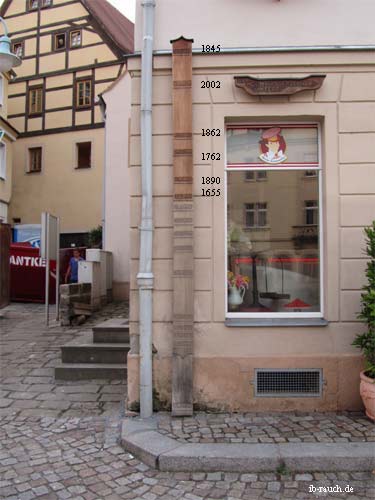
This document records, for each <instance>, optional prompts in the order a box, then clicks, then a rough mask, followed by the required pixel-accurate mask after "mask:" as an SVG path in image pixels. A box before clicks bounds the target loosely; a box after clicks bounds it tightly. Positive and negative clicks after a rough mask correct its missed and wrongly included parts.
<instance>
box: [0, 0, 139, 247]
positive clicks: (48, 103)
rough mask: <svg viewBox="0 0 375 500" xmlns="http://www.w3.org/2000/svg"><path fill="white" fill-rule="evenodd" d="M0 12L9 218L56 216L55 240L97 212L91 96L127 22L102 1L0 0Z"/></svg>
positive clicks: (115, 68) (87, 225)
mask: <svg viewBox="0 0 375 500" xmlns="http://www.w3.org/2000/svg"><path fill="white" fill-rule="evenodd" d="M0 14H1V15H2V16H3V17H4V18H5V20H6V22H7V25H8V28H9V32H10V36H11V39H12V50H13V52H15V53H16V54H17V55H19V56H20V57H21V58H22V65H21V66H20V67H19V68H17V75H16V77H15V78H13V79H12V80H11V81H10V85H9V110H8V116H9V121H10V123H11V124H12V126H14V127H15V128H16V129H17V130H19V132H20V136H19V141H18V142H17V145H16V147H15V150H14V162H13V170H14V173H13V181H14V182H13V197H12V204H11V207H10V217H11V222H13V223H22V224H28V223H39V221H40V216H41V212H42V211H49V212H51V213H53V214H55V215H57V216H59V217H60V218H61V224H62V233H63V237H62V244H63V245H70V244H72V243H75V244H82V243H84V242H85V239H86V235H87V232H88V231H89V230H90V229H92V228H93V227H96V226H98V225H99V224H100V223H101V220H102V185H103V164H104V119H103V116H102V112H101V108H100V105H99V102H98V99H97V96H98V95H99V94H100V93H101V92H103V91H104V90H105V89H106V88H107V87H108V86H109V85H110V84H111V83H112V82H113V81H115V80H116V79H117V78H118V77H119V75H120V74H121V73H122V72H124V71H126V56H127V54H129V53H131V52H132V51H133V29H134V26H133V23H132V22H130V21H129V20H128V19H127V18H126V17H124V16H123V15H122V14H121V13H120V12H118V11H117V10H116V9H115V8H114V7H113V6H112V5H111V4H109V3H108V2H107V1H106V0H73V1H72V0H5V1H4V3H3V5H2V7H1V10H0Z"/></svg>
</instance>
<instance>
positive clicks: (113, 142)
mask: <svg viewBox="0 0 375 500" xmlns="http://www.w3.org/2000/svg"><path fill="white" fill-rule="evenodd" d="M130 91H131V78H130V75H129V73H127V72H126V73H124V74H123V75H122V76H121V77H120V78H119V79H118V80H117V81H116V82H115V84H113V85H112V86H111V87H110V88H109V89H108V90H107V91H106V92H104V93H103V98H104V101H105V103H106V122H105V167H104V168H105V185H104V190H105V197H104V204H105V211H104V218H105V219H104V246H105V250H108V251H110V252H112V255H113V298H114V299H115V300H124V299H128V298H129V281H130V243H129V227H130V214H129V205H130V202H129V139H130V136H129V133H130V130H129V125H130V109H131V106H130V99H131V92H130Z"/></svg>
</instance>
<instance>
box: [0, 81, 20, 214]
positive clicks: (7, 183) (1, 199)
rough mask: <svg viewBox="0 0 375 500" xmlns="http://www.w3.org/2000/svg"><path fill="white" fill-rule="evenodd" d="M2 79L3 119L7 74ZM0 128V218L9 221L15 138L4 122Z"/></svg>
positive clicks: (14, 133) (1, 110)
mask: <svg viewBox="0 0 375 500" xmlns="http://www.w3.org/2000/svg"><path fill="white" fill-rule="evenodd" d="M1 76H2V79H3V95H2V105H1V106H0V117H1V118H3V119H4V120H6V119H7V106H8V76H7V75H1ZM0 129H2V130H3V131H4V132H5V134H4V136H3V139H2V142H3V143H4V144H5V148H6V150H5V159H6V167H5V176H4V178H2V177H0V205H1V207H0V218H1V219H2V220H3V221H4V222H9V203H10V201H11V197H12V163H13V143H14V142H15V140H16V138H17V134H16V132H15V131H14V130H13V129H12V128H11V127H9V126H8V125H7V124H6V123H5V122H3V121H0Z"/></svg>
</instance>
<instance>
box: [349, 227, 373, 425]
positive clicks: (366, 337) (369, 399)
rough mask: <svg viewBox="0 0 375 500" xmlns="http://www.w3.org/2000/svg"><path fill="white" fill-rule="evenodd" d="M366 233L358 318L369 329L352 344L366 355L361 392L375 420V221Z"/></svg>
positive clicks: (368, 411) (370, 416) (367, 413)
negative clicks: (365, 283)
mask: <svg viewBox="0 0 375 500" xmlns="http://www.w3.org/2000/svg"><path fill="white" fill-rule="evenodd" d="M365 233H366V254H367V256H368V258H369V261H368V263H367V268H366V278H367V285H365V286H364V287H363V289H362V290H363V293H362V295H361V312H360V313H359V315H358V319H360V320H362V321H363V322H364V323H365V324H366V327H367V331H366V332H364V333H361V334H358V335H357V337H356V339H355V340H354V342H353V344H352V345H354V346H355V347H358V348H359V349H361V351H362V352H363V354H364V357H365V362H366V365H365V370H364V371H363V372H361V375H360V377H361V385H360V393H361V397H362V400H363V403H364V405H365V408H366V415H367V416H368V417H369V418H371V419H372V420H375V221H373V223H372V225H371V226H369V227H366V228H365Z"/></svg>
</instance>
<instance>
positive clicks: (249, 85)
mask: <svg viewBox="0 0 375 500" xmlns="http://www.w3.org/2000/svg"><path fill="white" fill-rule="evenodd" d="M325 77H326V75H310V76H305V77H304V78H256V77H254V76H235V77H234V81H235V84H236V87H239V88H241V89H244V90H245V92H247V93H248V94H250V95H255V96H266V95H292V94H297V92H302V91H303V90H316V89H320V87H321V86H322V84H323V81H324V79H325Z"/></svg>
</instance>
